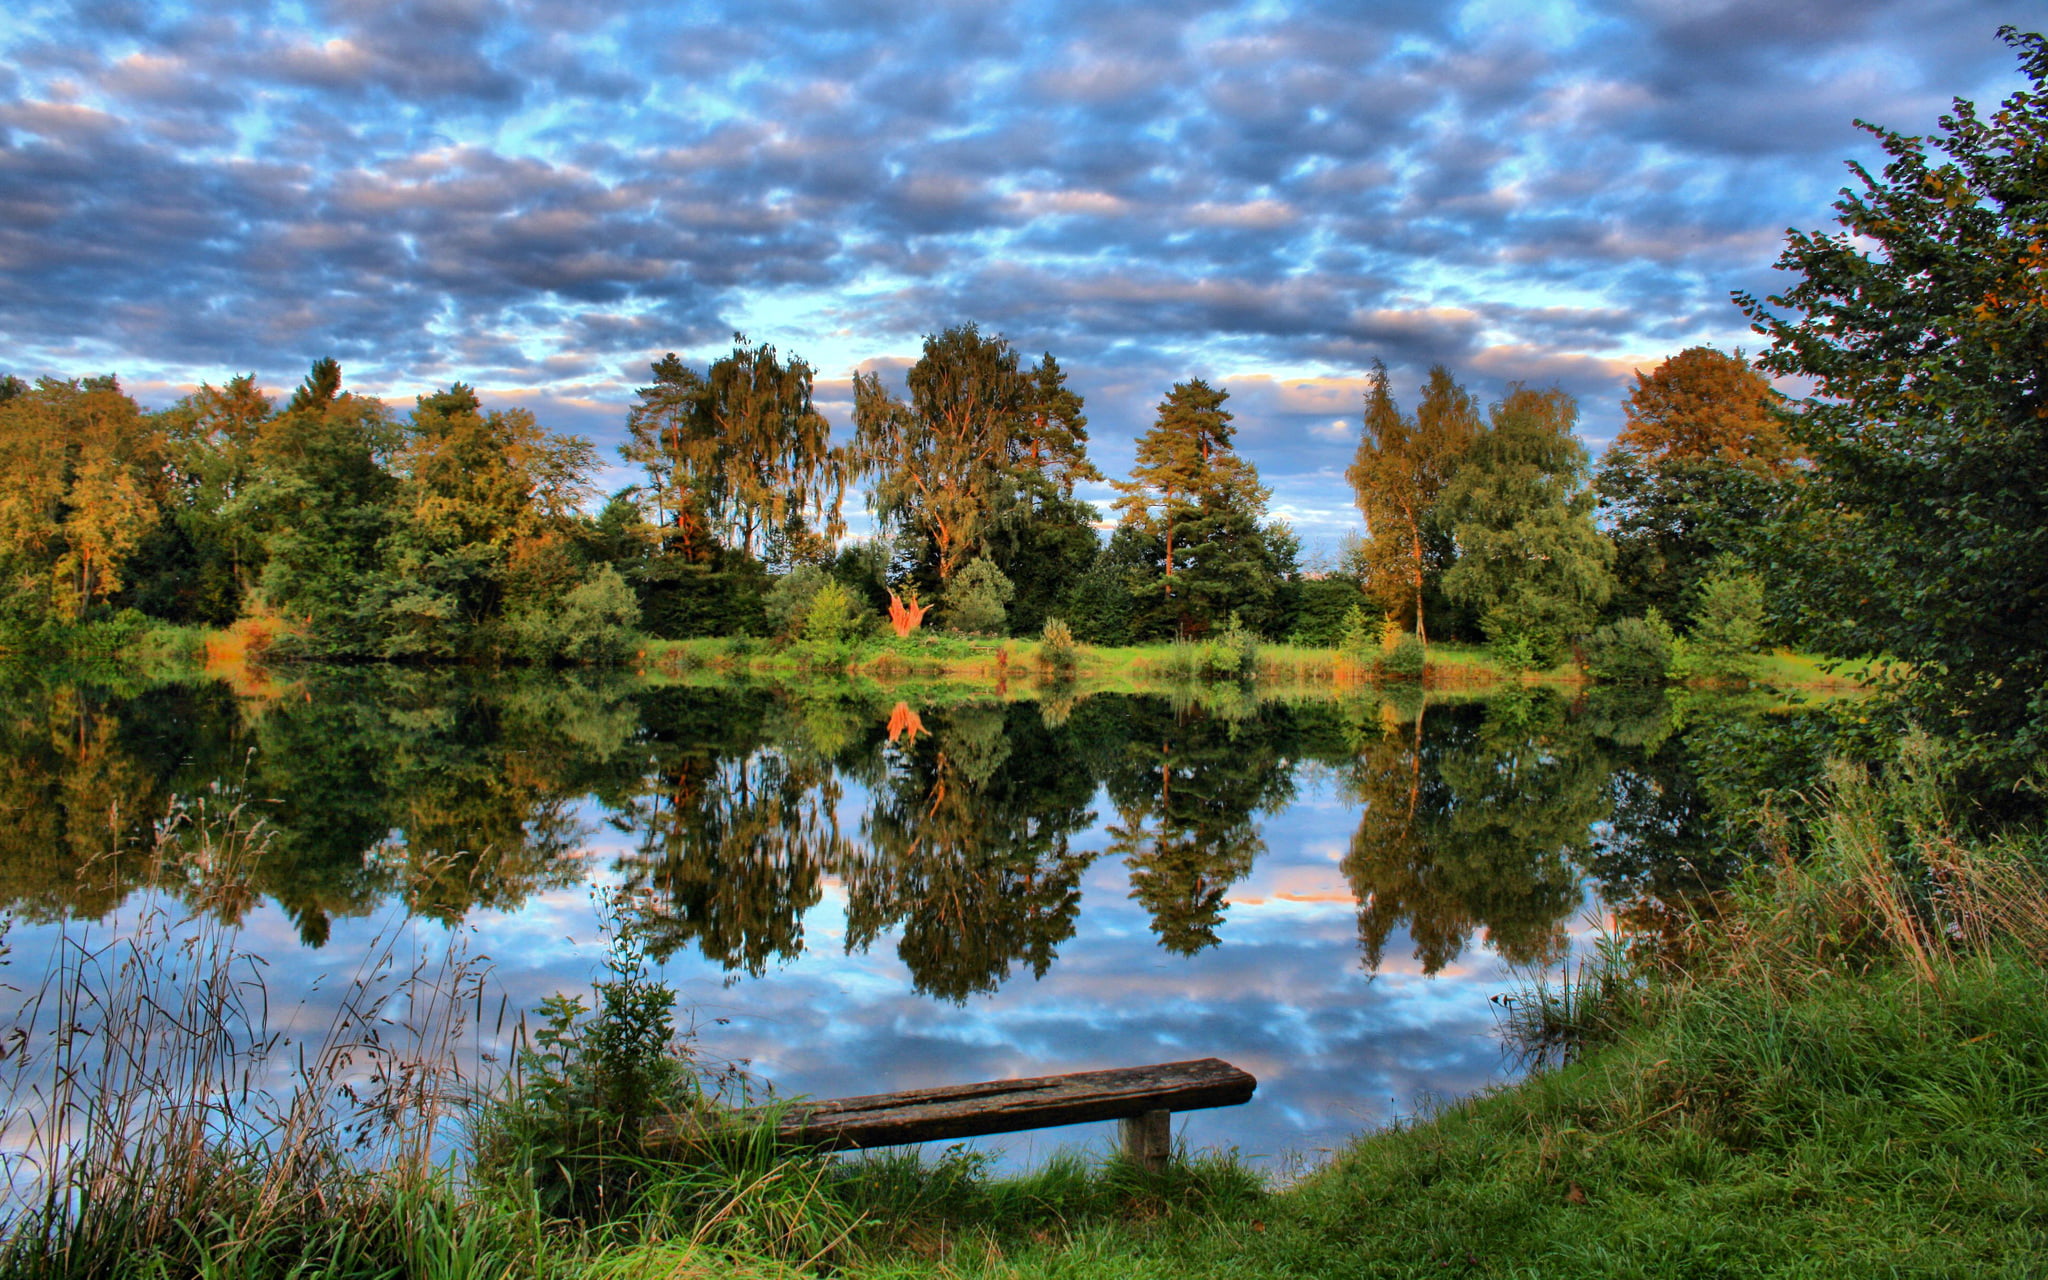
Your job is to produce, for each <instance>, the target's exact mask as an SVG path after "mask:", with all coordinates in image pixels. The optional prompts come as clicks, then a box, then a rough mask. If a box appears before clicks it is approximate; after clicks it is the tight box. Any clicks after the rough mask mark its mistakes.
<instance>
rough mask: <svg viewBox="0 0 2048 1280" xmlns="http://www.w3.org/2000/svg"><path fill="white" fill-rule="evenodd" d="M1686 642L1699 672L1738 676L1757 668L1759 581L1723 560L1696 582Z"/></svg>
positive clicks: (1761, 587) (1760, 618) (1761, 599)
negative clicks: (1706, 575)
mask: <svg viewBox="0 0 2048 1280" xmlns="http://www.w3.org/2000/svg"><path fill="white" fill-rule="evenodd" d="M1692 618H1693V622H1692V635H1691V636H1690V637H1689V640H1690V643H1689V644H1688V645H1687V649H1688V651H1689V652H1690V653H1691V655H1692V661H1693V670H1694V671H1695V672H1697V673H1698V674H1700V675H1703V676H1713V677H1723V678H1741V677H1746V676H1748V675H1750V674H1751V673H1753V672H1754V671H1755V670H1756V656H1755V655H1756V651H1757V648H1758V646H1759V645H1761V644H1762V643H1763V637H1764V584H1763V580H1762V579H1761V578H1758V577H1757V576H1756V575H1755V574H1753V573H1745V572H1743V571H1742V570H1740V569H1738V568H1736V567H1734V566H1732V565H1724V566H1722V567H1721V568H1719V569H1716V570H1715V571H1714V572H1713V573H1712V574H1711V575H1709V576H1708V577H1707V579H1706V581H1705V582H1703V583H1701V584H1700V594H1699V602H1698V603H1697V604H1696V605H1694V606H1693V611H1692Z"/></svg>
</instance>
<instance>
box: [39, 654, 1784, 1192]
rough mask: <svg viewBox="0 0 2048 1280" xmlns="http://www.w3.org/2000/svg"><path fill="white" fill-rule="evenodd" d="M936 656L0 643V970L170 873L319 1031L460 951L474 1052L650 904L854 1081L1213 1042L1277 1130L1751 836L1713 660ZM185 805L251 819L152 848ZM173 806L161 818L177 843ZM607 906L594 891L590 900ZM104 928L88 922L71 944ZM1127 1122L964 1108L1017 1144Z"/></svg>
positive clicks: (1324, 1118) (1461, 1030)
mask: <svg viewBox="0 0 2048 1280" xmlns="http://www.w3.org/2000/svg"><path fill="white" fill-rule="evenodd" d="M1011 692H1012V695H1013V696H1010V697H1007V698H998V697H996V696H994V695H993V694H989V695H988V696H986V697H984V698H982V699H980V700H976V699H975V698H973V697H972V696H969V695H966V694H963V692H962V691H960V690H958V689H942V688H931V687H927V688H923V689H911V688H891V689H884V688H881V687H878V686H874V685H860V684H836V683H820V684H814V685H804V686H801V687H776V686H770V685H765V684H761V685H728V686H717V685H704V686H692V685H687V684H671V685H665V686H664V685H658V684H651V683H647V682H643V681H641V680H638V679H636V678H632V677H628V676H624V675H595V676H593V675H587V674H582V673H517V672H515V673H495V674H492V673H480V672H470V671H445V670H434V671H423V670H408V669H398V670H393V669H380V668H342V669H325V668H318V669H315V668H307V669H296V670H288V671H283V672H279V673H273V674H272V675H271V676H270V677H269V678H267V679H266V680H264V681H262V682H261V683H259V684H257V685H254V686H250V685H247V684H246V683H245V685H244V687H242V688H241V689H239V690H238V689H234V688H230V687H229V686H228V685H226V684H223V683H185V684H166V685H160V686H157V687H146V688H145V687H131V688H126V689H122V688H117V687H108V686H97V685H93V684H90V683H77V682H70V683H66V682H58V681H53V680H51V679H48V678H47V677H45V678H42V679H31V678H29V677H26V676H16V677H15V678H14V679H13V680H12V682H11V683H10V684H9V686H8V688H7V696H6V701H5V704H4V705H5V708H6V710H5V714H4V722H0V753H4V755H5V757H6V764H5V766H4V778H5V781H4V784H0V909H4V910H5V912H6V913H7V914H8V915H9V916H10V917H11V920H12V924H11V928H10V932H9V935H8V944H9V946H10V948H11V955H10V956H9V957H8V959H9V967H8V969H7V970H6V977H7V979H8V981H9V982H11V983H12V984H13V985H14V986H15V987H17V988H23V989H33V988H34V987H35V986H36V985H37V984H38V983H39V982H40V981H41V978H42V974H43V971H44V970H45V969H47V967H48V966H49V965H50V964H51V963H53V960H52V957H53V956H55V955H57V954H59V940H60V939H61V938H65V937H69V938H71V939H73V940H74V941H76V940H79V939H87V940H91V939H104V938H105V937H107V936H109V935H110V933H111V932H118V931H119V930H120V929H122V928H124V927H127V924H126V923H125V922H132V921H133V920H134V919H135V918H136V916H137V913H139V912H143V911H146V910H149V909H151V908H156V909H165V908H168V909H169V910H170V911H171V914H173V915H176V916H185V915H189V914H192V913H203V914H204V916H205V918H206V919H210V920H213V921H216V922H224V923H229V924H232V925H233V927H234V928H235V929H236V930H238V934H237V937H238V939H239V945H240V946H241V947H242V948H243V949H244V950H245V951H247V952H249V953H250V954H252V955H253V956H255V957H257V958H258V959H259V961H260V968H261V981H262V985H263V989H264V993H265V999H266V1000H267V1002H268V1006H269V1010H270V1013H269V1016H270V1018H271V1019H272V1021H273V1023H274V1024H275V1025H278V1026H280V1027H282V1028H284V1029H285V1030H286V1031H287V1032H288V1033H289V1034H292V1035H295V1036H317V1034H318V1033H319V1031H320V1029H321V1028H322V1027H323V1026H324V1025H325V1020H326V1019H328V1018H330V1017H331V1016H332V1009H333V1005H334V1003H335V1001H336V1000H337V999H338V997H337V995H336V992H337V991H338V990H340V989H341V987H342V986H343V985H344V984H345V982H346V981H347V980H348V978H349V976H350V975H352V974H355V973H357V972H358V971H359V970H360V969H361V968H362V967H363V966H364V965H365V964H366V963H373V962H374V961H375V960H376V959H377V957H378V956H379V955H380V954H381V953H382V951H383V950H385V949H395V952H396V954H397V958H398V960H399V961H400V962H401V967H403V964H404V963H411V962H415V961H421V960H424V961H425V962H427V963H430V964H431V963H434V962H437V960H438V959H439V958H440V957H444V956H445V955H447V954H448V953H449V952H450V951H451V950H454V951H460V952H462V953H464V954H466V955H468V956H470V957H471V958H472V962H473V963H476V964H478V965H480V966H484V978H483V987H482V989H481V991H480V992H479V993H477V996H476V999H475V1012H474V1017H475V1018H476V1019H478V1020H480V1021H481V1024H482V1025H481V1033H482V1035H483V1042H484V1046H485V1047H486V1048H489V1049H492V1050H493V1051H494V1052H495V1053H496V1054H497V1055H498V1056H499V1057H500V1058H501V1059H502V1057H503V1054H504V1050H505V1047H506V1039H507V1036H508V1034H509V1030H508V1029H509V1027H510V1025H511V1023H512V1021H513V1020H514V1019H515V1017H516V1015H517V1014H518V1013H520V1012H530V1011H532V1010H533V1009H535V1008H536V1007H537V1006H538V1005H539V1004H540V1002H541V1001H542V1000H543V999H544V998H545V997H547V996H548V995H549V994H551V993H553V992H557V991H568V992H579V993H586V994H587V993H588V992H589V990H590V987H591V983H592V982H593V980H594V979H597V978H599V977H601V976H602V973H601V963H602V960H603V957H604V955H605V953H606V945H607V944H606V929H607V928H608V927H611V928H617V927H626V928H629V929H630V930H631V931H632V932H633V933H634V936H636V937H638V938H640V939H641V940H642V941H643V943H644V945H645V946H646V947H647V948H648V950H649V952H650V953H651V955H652V956H653V957H655V958H656V959H657V960H658V962H659V964H658V970H659V972H660V974H661V975H662V976H663V978H664V979H665V980H666V981H668V982H669V983H670V984H671V985H672V986H673V987H674V988H675V989H676V991H677V992H678V993H679V994H680V997H681V1003H682V1006H683V1008H684V1009H685V1010H686V1011H687V1013H688V1016H689V1018H690V1019H691V1020H692V1021H693V1022H694V1025H695V1031H694V1039H693V1043H694V1045H695V1048H696V1050H697V1052H698V1053H700V1054H701V1055H702V1056H703V1057H705V1058H706V1059H707V1060H709V1061H711V1062H713V1063H743V1064H744V1065H745V1067H746V1069H747V1070H748V1071H749V1072H750V1073H751V1074H752V1075H753V1077H754V1078H755V1079H756V1080H757V1082H759V1083H760V1084H763V1085H772V1087H773V1088H774V1089H775V1091H776V1092H778V1093H781V1094H809V1095H814V1096H833V1095H842V1094H853V1093H871V1092H880V1091H885V1090H892V1089H899V1088H907V1087H911V1086H917V1085H932V1084H946V1083H960V1082H966V1081H970V1080H979V1079H988V1078H996V1077H1003V1076H1016V1075H1040V1074H1049V1073H1057V1072H1065V1071H1078V1070H1087V1069H1092V1068H1101V1067H1115V1066H1132V1065H1138V1064H1141V1063H1149V1062H1160V1061H1170V1060H1176V1059H1184V1058H1196V1057H1210V1056H1214V1057H1220V1058H1225V1059H1227V1060H1229V1061H1231V1062H1233V1063H1235V1064H1237V1065H1238V1066H1241V1067H1243V1068H1245V1069H1246V1070H1249V1071H1251V1072H1252V1073H1253V1074H1255V1075H1256V1076H1258V1078H1259V1082H1260V1083H1259V1090H1258V1094H1257V1096H1256V1098H1255V1099H1254V1101H1253V1102H1251V1103H1250V1104H1249V1105H1247V1106H1244V1107H1239V1108H1233V1109H1228V1110H1217V1111H1206V1112H1196V1113H1191V1114H1189V1115H1186V1116H1181V1117H1176V1129H1177V1132H1178V1133H1179V1135H1180V1136H1181V1137H1182V1138H1183V1139H1184V1140H1185V1141H1186V1142H1188V1143H1189V1144H1190V1145H1192V1146H1196V1147H1203V1146H1225V1147H1234V1148H1236V1149H1237V1150H1238V1151H1240V1152H1241V1153H1242V1154H1244V1155H1245V1156H1247V1157H1250V1158H1251V1159H1253V1160H1254V1162H1255V1163H1258V1164H1261V1165H1263V1166H1265V1167H1269V1168H1279V1169H1282V1170H1284V1169H1286V1168H1288V1167H1292V1166H1293V1165H1295V1164H1297V1163H1299V1162H1302V1161H1307V1162H1313V1161H1315V1160H1317V1159H1318V1158H1320V1156H1321V1155H1322V1154H1323V1153H1325V1152H1327V1151H1329V1150H1330V1149H1332V1148H1335V1147H1337V1146H1339V1145H1340V1144H1342V1143H1343V1142H1344V1141H1345V1140H1346V1139H1347V1138H1348V1137H1350V1136H1352V1135H1355V1134H1357V1133H1359V1132H1360V1131H1362V1130H1366V1129H1371V1128H1374V1127H1377V1126H1381V1125H1385V1124H1387V1123H1389V1122H1391V1121H1394V1120H1396V1119H1399V1118H1400V1117H1403V1116H1407V1115H1412V1114H1414V1113H1416V1112H1417V1111H1418V1110H1420V1109H1423V1108H1426V1107H1427V1106H1429V1105H1430V1104H1431V1102H1432V1101H1433V1100H1439V1099H1450V1098H1456V1097H1461V1096H1465V1095H1468V1094H1471V1093H1473V1092H1475V1091H1478V1090H1481V1089H1484V1088H1486V1087H1487V1086H1488V1085H1490V1084H1494V1083H1497V1082H1500V1081H1503V1080H1506V1079H1510V1078H1512V1076H1513V1075H1514V1074H1515V1072H1516V1071H1517V1070H1518V1069H1519V1068H1518V1064H1517V1061H1516V1059H1515V1058H1514V1056H1513V1055H1511V1054H1510V1053H1508V1052H1507V1051H1506V1049H1505V1048H1504V1046H1503V1043H1502V1040H1501V1037H1500V1035H1499V1030H1498V1028H1499V1019H1500V1006H1499V1004H1498V1003H1497V998H1499V997H1502V996H1504V995H1511V994H1512V993H1513V992H1514V991H1516V990H1517V989H1518V987H1519V986H1520V985H1521V984H1522V982H1523V981H1524V980H1525V979H1526V977H1527V975H1528V974H1530V973H1534V972H1543V971H1551V972H1554V971H1556V970H1557V968H1558V967H1559V966H1561V965H1564V964H1566V963H1568V962H1569V961H1570V959H1571V957H1572V956H1573V955H1574V953H1575V952H1580V953H1582V952H1583V951H1584V949H1585V948H1587V947H1588V946H1590V945H1591V944H1592V943H1593V942H1594V941H1595V940H1596V939H1597V938H1598V937H1599V936H1600V934H1601V932H1602V931H1603V930H1611V929H1612V928H1614V927H1616V926H1617V924H1618V925H1620V926H1621V927H1625V928H1628V929H1631V930H1634V931H1638V932H1641V931H1646V930H1648V931H1654V930H1655V929H1657V928H1659V927H1663V926H1665V925H1667V924H1668V922H1669V920H1670V919H1671V918H1672V914H1673V911H1674V910H1675V909H1676V908H1678V907H1680V906H1682V904H1683V902H1684V900H1685V898H1686V897H1687V896H1688V895H1690V894H1694V893H1697V892H1699V891H1701V890H1702V889H1705V888H1711V887H1712V886H1714V885H1716V884H1718V883H1720V882H1721V881H1722V880H1723V879H1724V878H1725V877H1726V875H1727V874H1729V871H1730V868H1729V867H1728V866H1727V865H1726V863H1725V858H1721V859H1717V858H1716V857H1714V856H1713V855H1712V853H1711V851H1712V850H1714V849H1716V848H1718V847H1719V842H1717V840H1716V839H1715V823H1716V821H1717V817H1716V813H1715V810H1714V806H1713V804H1712V803H1711V802H1710V799H1709V796H1710V795H1712V794H1714V788H1713V786H1712V785H1711V782H1712V780H1713V778H1714V777H1716V776H1718V775H1719V774H1722V773H1725V772H1726V771H1727V770H1728V769H1729V768H1730V767H1731V765H1730V758H1731V756H1736V755H1739V754H1740V751H1741V748H1740V746H1739V744H1738V743H1736V739H1737V737H1739V735H1736V734H1731V733H1730V732H1729V729H1730V726H1731V725H1739V723H1740V722H1741V720H1742V719H1743V718H1744V717H1752V716H1755V715H1759V714H1764V713H1765V712H1764V711H1762V710H1760V709H1759V708H1758V707H1756V706H1754V705H1751V704H1747V703H1741V702H1737V701H1733V700H1728V699H1717V698H1713V697H1709V696H1704V695H1697V694H1691V695H1685V696H1683V697H1680V698H1677V699H1675V700H1674V699H1668V698H1666V697H1665V696H1664V695H1663V694H1662V693H1659V692H1655V691H1651V692H1640V691H1613V690H1595V691H1593V692H1592V693H1590V694H1586V695H1583V696H1578V695H1567V694H1560V693H1559V692H1557V691H1554V690H1550V689H1541V688H1517V689H1511V690H1507V691H1505V692H1502V693H1498V694H1495V695H1493V696H1490V697H1485V698H1479V697H1473V696H1469V695H1468V696H1462V697H1458V698H1447V697H1446V696H1444V695H1440V694H1435V693H1432V694H1427V695H1425V694H1424V693H1423V692H1422V691H1420V690H1418V689H1415V688H1413V687H1395V688H1390V689H1382V690H1378V691H1375V690H1372V689H1362V690H1353V691H1349V692H1346V693H1344V694H1342V695H1341V696H1320V697H1299V698H1284V697H1261V696H1255V695H1253V694H1252V693H1249V692H1247V691H1244V690H1240V689H1237V688H1234V687H1228V686H1225V687H1190V688H1187V689H1183V690H1179V691H1177V692H1175V693H1173V694H1170V695H1166V694H1162V695H1147V696H1127V695H1097V696H1091V697H1085V698H1077V697H1074V696H1072V695H1070V694H1062V693H1060V692H1059V691H1057V690H1052V691H1040V693H1039V695H1038V696H1035V697H1025V696H1015V694H1016V693H1017V691H1016V690H1012V691H1011ZM174 804H182V805H183V806H184V808H185V809H186V810H187V811H188V812H190V811H193V810H195V809H199V808H204V809H206V811H207V812H210V813H213V814H219V813H222V812H224V811H227V810H230V809H233V808H234V807H235V806H238V805H239V806H241V810H242V814H243V817H244V821H245V822H246V821H247V820H248V819H249V818H250V817H251V816H254V815H260V817H261V819H262V830H261V831H260V833H259V845H260V854H259V855H258V856H256V857H253V858H251V859H250V860H249V861H248V862H247V864H246V865H245V866H240V867H237V868H234V869H232V870H224V869H223V868H221V867H220V866H218V865H214V864H213V863H210V862H209V861H208V859H207V858H196V859H195V858H189V857H186V858H180V859H176V860H174V861H173V863H172V864H171V865H169V866H161V865H158V866H153V865H152V864H153V861H154V859H152V857H151V856H150V853H149V850H150V849H151V848H152V847H153V846H154V845H155V844H156V843H157V841H156V836H155V832H156V828H157V824H158V823H159V822H160V821H161V820H162V818H163V815H164V814H165V813H166V812H167V811H168V810H170V809H171V808H172V806H173V805H174ZM172 843H173V844H175V843H176V841H175V839H174V840H173V841H172ZM608 920H609V921H610V924H609V926H608V925H607V921H608ZM93 945H96V944H93ZM1109 1141H1110V1137H1109V1127H1108V1126H1092V1127H1079V1128H1074V1129H1066V1130H1052V1131H1041V1132H1039V1133H1036V1134H1023V1135H1016V1136H1013V1137H1008V1138H997V1139H985V1140H981V1142H980V1143H978V1144H977V1145H979V1146H982V1147H985V1148H990V1149H993V1150H997V1151H999V1152H1001V1153H1002V1154H1001V1155H1000V1160H1001V1161H1002V1162H1004V1163H1007V1164H1016V1163H1022V1162H1028V1161H1030V1160H1032V1159H1034V1158H1036V1157H1038V1156H1042V1155H1043V1154H1044V1153H1046V1152H1047V1151H1049V1150H1051V1149H1053V1148H1055V1147H1057V1146H1061V1145H1081V1144H1085V1145H1090V1146H1092V1147H1093V1148H1094V1149H1097V1150H1103V1149H1106V1148H1107V1146H1108V1143H1109Z"/></svg>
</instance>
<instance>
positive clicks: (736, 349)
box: [621, 333, 847, 564]
mask: <svg viewBox="0 0 2048 1280" xmlns="http://www.w3.org/2000/svg"><path fill="white" fill-rule="evenodd" d="M732 337H733V349H732V354H731V355H728V356H723V357H721V358H719V359H717V360H714V361H712V362H711V365H710V367H709V368H708V369H707V370H705V371H704V372H703V373H699V372H697V371H696V370H695V369H692V368H690V367H689V366H687V365H685V364H684V363H683V362H682V361H681V360H680V359H678V358H677V357H676V354H675V353H674V352H672V351H671V352H669V353H668V354H667V355H665V356H663V357H662V358H661V359H660V360H658V361H656V362H655V363H654V364H653V365H652V366H651V367H650V368H651V372H652V373H653V374H654V381H653V382H652V383H650V384H649V385H647V386H644V387H641V388H640V390H639V397H640V402H639V403H638V404H636V405H635V406H634V407H633V410H632V413H631V414H630V415H628V417H627V421H626V429H627V432H628V434H629V435H630V436H631V437H632V438H631V440H630V441H629V442H628V443H627V444H626V445H625V446H624V447H623V449H622V450H621V452H622V453H623V454H624V456H625V458H626V460H627V461H629V462H637V463H640V464H641V465H642V466H643V467H645V468H646V469H647V473H648V480H649V485H648V492H649V496H650V499H651V500H652V501H653V503H654V505H655V509H656V523H657V524H660V525H662V526H664V527H667V528H671V529H673V530H674V535H673V536H674V538H675V539H676V540H679V541H680V542H681V543H682V544H683V548H682V549H683V550H684V551H685V552H686V554H687V553H695V552H696V551H698V550H699V548H698V545H697V544H698V542H699V540H701V539H703V538H705V537H713V536H715V537H717V538H718V539H720V540H721V541H722V542H723V544H724V545H725V546H727V547H729V548H731V549H733V550H737V551H741V552H744V553H745V554H747V555H750V556H755V557H757V558H760V559H762V560H765V561H767V562H769V563H778V564H787V563H792V562H795V561H819V560H823V559H825V558H827V557H829V556H830V554H831V549H832V546H831V544H832V543H833V542H835V541H836V540H837V539H838V537H839V535H840V534H841V533H842V532H844V530H845V524H844V521H843V520H842V519H841V516H840V505H841V503H842V501H843V500H844V498H845V494H846V480H847V466H846V458H845V456H844V454H842V453H841V452H840V451H839V450H837V449H834V448H833V447H832V443H831V435H832V429H831V425H830V424H829V423H827V422H826V421H825V417H824V415H823V414H821V413H819V412H818V411H817V409H816V408H815V407H814V406H813V405H812V402H811V384H812V376H813V375H812V370H811V366H810V365H809V364H808V363H807V362H805V361H804V360H803V359H801V358H800V357H796V356H791V357H790V358H789V360H788V361H787V362H784V361H783V359H782V358H781V356H780V355H779V354H778V353H777V352H776V350H775V348H774V347H773V346H770V345H768V344H767V343H762V344H761V345H760V346H749V345H747V338H746V335H745V334H740V333H735V334H734V335H733V336H732Z"/></svg>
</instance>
